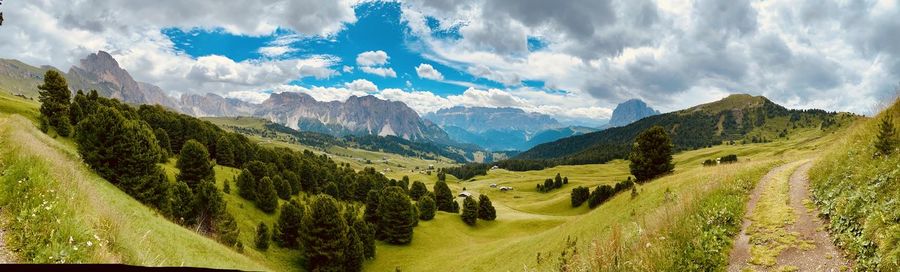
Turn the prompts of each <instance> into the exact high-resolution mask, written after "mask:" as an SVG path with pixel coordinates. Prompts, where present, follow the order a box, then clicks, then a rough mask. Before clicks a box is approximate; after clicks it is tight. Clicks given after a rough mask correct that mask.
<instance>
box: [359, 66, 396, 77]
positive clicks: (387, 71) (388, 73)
mask: <svg viewBox="0 0 900 272" xmlns="http://www.w3.org/2000/svg"><path fill="white" fill-rule="evenodd" d="M359 70H360V71H363V72H365V73H368V74H373V75H379V76H382V77H397V72H394V69H393V68H389V67H387V68H386V67H369V66H362V67H359Z"/></svg>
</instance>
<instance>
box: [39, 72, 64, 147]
mask: <svg viewBox="0 0 900 272" xmlns="http://www.w3.org/2000/svg"><path fill="white" fill-rule="evenodd" d="M38 89H40V91H38V93H39V96H38V100H39V101H40V102H41V110H40V111H41V118H42V119H44V120H46V122H47V124H48V125H50V126H52V127H54V128H56V132H57V133H58V134H59V135H60V136H63V137H66V136H69V133H70V132H71V130H72V125H71V123H70V122H69V121H70V120H69V119H70V116H69V103H70V101H69V99H70V97H71V93H70V92H69V85H68V84H67V83H66V78H65V77H63V76H62V74H60V73H59V72H57V71H56V70H53V69H51V70H47V72H46V73H44V84H41V85H39V86H38Z"/></svg>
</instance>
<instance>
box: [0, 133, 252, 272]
mask: <svg viewBox="0 0 900 272" xmlns="http://www.w3.org/2000/svg"><path fill="white" fill-rule="evenodd" d="M2 120H3V121H0V123H2V124H0V133H2V136H3V137H0V139H3V141H4V144H3V145H2V151H0V154H2V155H0V161H2V165H0V167H2V169H3V173H4V176H3V184H2V187H3V188H4V190H2V192H3V193H2V194H3V195H2V196H0V199H3V200H4V201H2V205H3V214H2V216H3V219H4V220H3V221H4V222H5V226H6V227H8V228H10V229H12V230H13V231H12V232H11V233H14V234H13V235H11V236H12V237H13V241H14V242H13V243H11V246H12V248H13V249H15V250H18V251H17V254H18V255H19V257H20V258H23V259H24V260H23V261H25V262H37V263H46V262H61V260H63V259H65V260H66V261H69V262H91V263H94V262H100V263H128V264H139V265H148V266H197V267H213V268H237V269H246V270H268V269H269V268H268V267H267V266H265V265H262V264H260V263H258V262H255V261H253V260H251V259H250V258H248V257H247V256H244V255H241V254H238V253H237V252H235V251H233V250H231V249H230V248H228V247H225V246H223V245H221V244H219V243H217V242H216V241H214V240H212V239H210V238H207V237H205V236H202V235H200V234H198V233H196V232H193V231H191V230H188V229H185V228H183V227H181V226H179V225H177V224H174V223H172V222H169V221H168V220H166V219H165V218H164V217H163V216H161V215H160V214H158V213H156V212H155V211H154V210H151V209H149V208H147V207H146V206H144V205H142V204H140V203H139V202H137V201H136V200H134V199H133V198H131V197H130V196H128V195H126V194H125V193H124V192H122V191H121V190H119V189H118V188H116V187H115V186H113V185H112V184H110V183H109V182H107V181H106V180H104V179H102V178H100V177H98V176H97V175H96V174H94V173H93V172H91V170H90V169H88V168H87V166H85V165H84V164H83V163H81V162H80V159H79V158H78V155H77V153H76V152H75V150H74V148H73V147H72V146H71V145H69V144H66V143H61V142H59V141H57V140H54V139H52V138H50V137H48V136H47V135H45V134H43V133H41V132H40V131H38V130H37V128H35V127H34V125H33V124H32V123H31V122H30V121H28V120H26V119H25V118H22V117H20V116H15V115H14V116H10V117H2ZM9 143H15V144H9ZM25 177H28V178H27V179H25ZM19 180H22V181H23V183H22V184H30V185H20V183H18V181H19ZM29 182H30V183H29ZM24 197H28V199H35V198H38V199H41V201H40V202H41V204H40V205H44V206H40V205H38V206H35V205H37V200H35V201H33V202H32V201H21V200H20V199H22V198H24ZM44 200H46V201H47V203H46V204H44V202H43V201H44ZM47 207H51V208H49V209H47ZM40 208H44V209H45V211H46V212H44V213H46V214H44V215H40V214H38V213H35V216H34V217H33V218H35V219H34V220H19V218H20V217H22V216H26V215H27V216H30V214H29V213H28V211H39V209H40ZM36 209H37V210H36ZM45 228H52V230H50V229H48V230H50V231H41V229H45ZM53 230H58V231H59V232H58V233H57V232H55V231H53ZM65 236H71V237H72V238H71V239H68V237H65ZM35 241H43V242H44V243H43V244H41V243H35ZM88 241H90V242H91V243H92V244H93V246H88V245H87V242H88ZM76 245H78V246H79V248H78V250H76V249H75V246H76ZM81 245H83V246H81ZM92 247H93V248H94V249H89V248H92ZM62 248H66V249H70V250H69V251H62V252H59V253H57V252H56V250H57V249H62ZM77 251H85V253H77V254H75V253H74V252H77ZM66 256H69V257H66ZM51 257H54V258H53V259H51ZM44 258H46V259H44Z"/></svg>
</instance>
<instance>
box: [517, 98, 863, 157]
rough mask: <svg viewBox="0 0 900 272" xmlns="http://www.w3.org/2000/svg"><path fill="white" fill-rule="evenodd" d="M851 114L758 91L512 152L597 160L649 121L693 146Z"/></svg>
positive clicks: (778, 134) (766, 135)
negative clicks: (794, 104)
mask: <svg viewBox="0 0 900 272" xmlns="http://www.w3.org/2000/svg"><path fill="white" fill-rule="evenodd" d="M855 118H856V117H855V116H853V115H852V114H845V113H829V112H825V111H822V110H789V109H786V108H784V107H782V106H780V105H778V104H775V103H773V102H772V101H769V100H768V99H766V98H765V97H762V96H750V95H731V96H728V97H726V98H724V99H722V100H720V101H716V102H712V103H708V104H703V105H699V106H695V107H692V108H688V109H685V110H680V111H676V112H671V113H666V114H661V115H655V116H650V117H647V118H644V119H641V120H639V121H637V122H634V123H632V124H630V125H627V126H623V127H615V128H610V129H607V130H603V131H598V132H593V133H588V134H584V135H578V136H573V137H569V138H564V139H560V140H557V141H554V142H550V143H545V144H541V145H538V146H536V147H534V148H532V149H530V150H528V151H526V152H523V153H521V154H519V155H518V156H516V157H515V159H525V160H551V161H555V162H557V163H561V164H586V163H602V162H607V161H610V160H613V159H623V158H626V156H627V154H628V153H629V151H630V146H631V144H632V141H633V140H634V138H635V137H636V136H637V134H638V133H640V132H641V131H644V130H646V129H648V128H650V127H651V126H654V125H659V126H662V127H663V128H665V129H666V130H667V131H668V132H669V134H670V136H671V137H672V143H673V144H674V145H675V150H677V151H683V150H694V149H698V148H704V147H710V146H714V145H719V144H722V143H725V142H728V143H730V142H732V141H734V142H739V143H754V142H768V141H773V140H776V139H779V138H785V137H787V136H788V135H789V134H791V133H792V131H794V130H797V129H802V128H817V129H821V130H833V129H834V127H838V126H835V124H838V123H841V124H846V123H848V122H850V121H852V120H854V119H855Z"/></svg>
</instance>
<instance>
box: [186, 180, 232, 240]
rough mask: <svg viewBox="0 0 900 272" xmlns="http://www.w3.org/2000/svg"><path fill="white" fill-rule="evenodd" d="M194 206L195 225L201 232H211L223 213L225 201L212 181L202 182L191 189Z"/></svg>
mask: <svg viewBox="0 0 900 272" xmlns="http://www.w3.org/2000/svg"><path fill="white" fill-rule="evenodd" d="M193 192H194V206H195V208H194V209H195V210H196V213H197V223H199V224H200V228H201V229H203V230H212V229H213V228H214V226H215V225H214V224H215V220H216V219H218V218H219V217H220V216H221V215H222V214H223V213H225V200H224V199H223V198H222V193H221V192H219V190H218V189H217V188H216V184H215V183H213V182H212V181H208V180H204V181H200V183H199V184H197V185H196V187H195V188H194V189H193Z"/></svg>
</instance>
